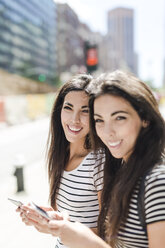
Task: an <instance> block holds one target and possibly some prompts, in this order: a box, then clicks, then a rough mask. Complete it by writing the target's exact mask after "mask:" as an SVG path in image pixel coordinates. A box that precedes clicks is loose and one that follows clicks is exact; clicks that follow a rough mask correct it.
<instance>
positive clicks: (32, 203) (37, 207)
mask: <svg viewBox="0 0 165 248" xmlns="http://www.w3.org/2000/svg"><path fill="white" fill-rule="evenodd" d="M31 205H32V207H33V208H34V209H35V210H36V211H37V212H38V213H39V214H40V215H42V216H43V217H45V218H46V219H47V220H50V216H49V215H48V213H47V212H46V211H45V210H43V209H42V208H40V207H39V206H38V205H36V204H35V203H34V202H31Z"/></svg>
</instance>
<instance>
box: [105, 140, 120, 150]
mask: <svg viewBox="0 0 165 248" xmlns="http://www.w3.org/2000/svg"><path fill="white" fill-rule="evenodd" d="M121 142H122V141H121V140H119V141H116V142H110V141H109V142H108V145H109V147H112V148H116V147H118V146H119V145H120V144H121Z"/></svg>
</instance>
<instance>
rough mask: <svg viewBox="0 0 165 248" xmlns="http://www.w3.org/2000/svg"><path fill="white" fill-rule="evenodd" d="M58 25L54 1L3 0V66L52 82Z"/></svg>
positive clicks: (0, 48)
mask: <svg viewBox="0 0 165 248" xmlns="http://www.w3.org/2000/svg"><path fill="white" fill-rule="evenodd" d="M56 24H57V23H56V4H55V3H54V2H53V0H42V1H38V0H29V1H25V0H0V68H3V69H5V70H7V71H9V72H11V73H16V74H19V75H22V76H24V77H28V78H32V79H35V80H39V81H46V82H48V83H51V82H52V81H53V80H54V77H55V76H56Z"/></svg>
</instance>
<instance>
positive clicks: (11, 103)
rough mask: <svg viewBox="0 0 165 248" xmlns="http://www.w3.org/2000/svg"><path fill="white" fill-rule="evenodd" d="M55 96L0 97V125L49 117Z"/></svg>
mask: <svg viewBox="0 0 165 248" xmlns="http://www.w3.org/2000/svg"><path fill="white" fill-rule="evenodd" d="M55 97H56V94H55V93H48V94H31V95H30V94H29V95H14V96H0V124H2V123H5V124H7V125H15V124H20V123H24V122H27V121H32V120H35V119H38V118H43V117H46V116H49V114H50V112H51V109H52V105H53V103H54V100H55Z"/></svg>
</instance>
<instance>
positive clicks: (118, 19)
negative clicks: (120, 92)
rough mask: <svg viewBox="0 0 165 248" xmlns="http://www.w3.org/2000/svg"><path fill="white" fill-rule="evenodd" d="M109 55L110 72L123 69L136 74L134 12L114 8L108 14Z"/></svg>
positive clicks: (127, 9) (128, 9)
mask: <svg viewBox="0 0 165 248" xmlns="http://www.w3.org/2000/svg"><path fill="white" fill-rule="evenodd" d="M107 39H108V40H109V42H108V43H109V50H108V52H109V54H108V61H107V66H108V67H109V68H110V69H111V70H115V69H124V70H128V71H131V72H133V73H135V74H137V55H136V54H135V49H134V10H133V9H130V8H121V7H119V8H115V9H113V10H110V11H109V12H108V33H107V37H106V41H107Z"/></svg>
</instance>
